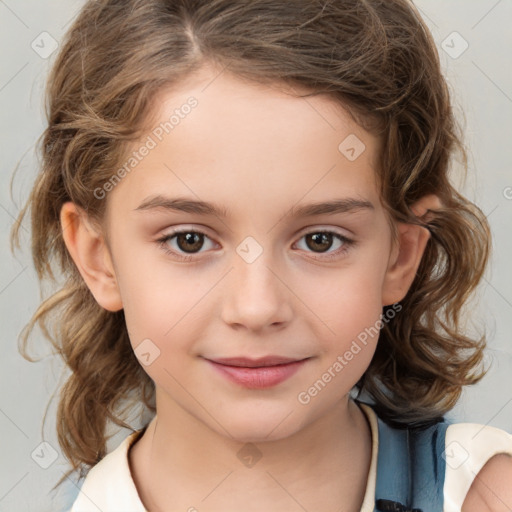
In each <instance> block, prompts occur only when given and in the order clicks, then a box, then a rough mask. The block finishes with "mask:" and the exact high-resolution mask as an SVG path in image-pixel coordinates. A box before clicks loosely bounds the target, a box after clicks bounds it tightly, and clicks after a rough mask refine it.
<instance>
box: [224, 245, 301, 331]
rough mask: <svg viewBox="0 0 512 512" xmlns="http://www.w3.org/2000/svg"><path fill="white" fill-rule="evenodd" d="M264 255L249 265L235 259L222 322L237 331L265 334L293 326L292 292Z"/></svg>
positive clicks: (264, 253)
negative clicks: (291, 323)
mask: <svg viewBox="0 0 512 512" xmlns="http://www.w3.org/2000/svg"><path fill="white" fill-rule="evenodd" d="M273 267H275V265H273V264H272V261H271V259H270V258H268V257H267V256H266V252H265V251H264V252H263V254H261V255H260V256H259V257H258V258H257V259H256V261H253V262H252V263H248V262H246V261H244V260H243V259H242V258H240V257H239V256H238V255H235V261H234V268H233V269H232V270H231V272H230V273H229V276H228V277H227V279H228V282H227V287H226V288H225V296H224V297H223V298H222V299H221V300H222V319H223V321H224V322H226V324H228V325H230V326H231V327H233V328H236V329H242V328H245V329H247V330H251V331H260V332H261V331H265V330H269V329H271V330H273V329H276V328H282V327H284V325H286V324H288V323H289V322H290V319H291V317H292V314H293V311H292V307H291V303H290V298H291V295H293V294H292V292H291V291H290V290H289V288H288V287H287V286H286V284H285V283H286V280H285V279H284V276H282V275H280V272H279V271H278V270H275V269H274V268H273Z"/></svg>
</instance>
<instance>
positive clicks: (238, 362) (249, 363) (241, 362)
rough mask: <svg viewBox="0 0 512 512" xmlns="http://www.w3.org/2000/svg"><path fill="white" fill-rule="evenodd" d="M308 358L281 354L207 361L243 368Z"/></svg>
mask: <svg viewBox="0 0 512 512" xmlns="http://www.w3.org/2000/svg"><path fill="white" fill-rule="evenodd" d="M306 359H309V358H308V357H305V358H302V359H296V358H293V357H283V356H265V357H260V358H256V359H254V358H249V357H223V358H220V359H209V361H211V362H213V363H217V364H222V365H225V366H239V367H243V368H261V367H265V366H277V365H283V364H289V363H297V362H299V361H304V360H306Z"/></svg>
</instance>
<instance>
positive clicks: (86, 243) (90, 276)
mask: <svg viewBox="0 0 512 512" xmlns="http://www.w3.org/2000/svg"><path fill="white" fill-rule="evenodd" d="M60 223H61V229H62V237H63V239H64V243H65V244H66V247H67V249H68V251H69V254H70V255H71V258H72V259H73V261H74V262H75V265H76V267H77V269H78V271H79V272H80V275H81V276H82V278H83V279H84V281H85V283H86V284H87V287H88V288H89V290H90V291H91V293H92V295H93V296H94V298H95V299H96V302H98V304H99V305H100V306H101V307H103V308H104V309H106V310H108V311H119V310H120V309H122V308H123V304H122V301H121V295H120V293H119V288H118V285H117V281H116V277H115V272H114V268H113V265H112V259H111V255H110V251H109V248H108V246H107V244H106V243H105V239H104V236H103V235H102V234H101V233H100V232H99V231H98V230H97V229H95V228H94V227H93V225H92V223H91V222H90V220H89V218H88V216H87V213H86V212H85V211H83V210H82V209H81V208H79V207H78V206H76V205H75V204H74V203H73V202H71V201H68V202H66V203H64V204H63V205H62V208H61V210H60Z"/></svg>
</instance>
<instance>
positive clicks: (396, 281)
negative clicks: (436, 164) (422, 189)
mask: <svg viewBox="0 0 512 512" xmlns="http://www.w3.org/2000/svg"><path fill="white" fill-rule="evenodd" d="M441 207H442V204H441V201H440V199H439V197H438V196H436V195H432V194H431V195H427V196H424V197H422V198H421V199H419V200H418V201H417V202H416V203H414V204H413V205H412V206H411V210H412V211H413V212H414V214H415V215H416V216H417V217H420V218H422V217H424V216H425V215H426V214H427V215H426V217H424V218H423V220H427V219H428V210H437V209H439V208H441ZM397 230H398V240H397V241H396V242H395V243H394V246H393V249H392V251H391V255H390V259H389V265H388V269H387V271H386V275H385V278H384V283H383V287H382V305H383V306H389V305H391V304H394V303H395V302H399V301H401V300H402V299H403V298H404V297H405V296H406V295H407V292H408V291H409V288H410V287H411V285H412V282H413V281H414V278H415V277H416V272H417V270H418V267H419V265H420V262H421V258H422V256H423V253H424V251H425V247H426V246H427V242H428V239H429V238H430V232H429V231H428V229H427V228H424V227H422V226H417V225H414V224H406V223H402V222H401V223H399V224H398V226H397Z"/></svg>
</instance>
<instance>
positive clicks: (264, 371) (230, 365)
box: [206, 356, 311, 389]
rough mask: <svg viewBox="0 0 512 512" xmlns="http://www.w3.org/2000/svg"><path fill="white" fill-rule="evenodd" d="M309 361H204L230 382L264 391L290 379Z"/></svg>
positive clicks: (263, 359) (244, 359)
mask: <svg viewBox="0 0 512 512" xmlns="http://www.w3.org/2000/svg"><path fill="white" fill-rule="evenodd" d="M309 359H311V358H309V357H307V358H304V359H294V358H289V357H282V356H266V357H262V358H258V359H251V358H247V357H230V358H221V359H214V360H213V359H206V361H207V362H208V363H209V364H210V365H211V366H212V367H213V368H214V369H215V370H217V371H218V372H219V373H220V374H221V375H222V376H223V377H225V378H227V379H228V380H229V381H231V382H234V383H236V384H238V385H240V386H243V387H246V388H250V389H265V388H270V387H273V386H276V385H278V384H280V383H281V382H284V381H285V380H287V379H288V378H290V377H291V376H292V375H294V374H295V373H296V372H297V371H298V370H299V369H300V368H301V367H302V366H303V365H304V364H305V363H306V361H308V360H309Z"/></svg>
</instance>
